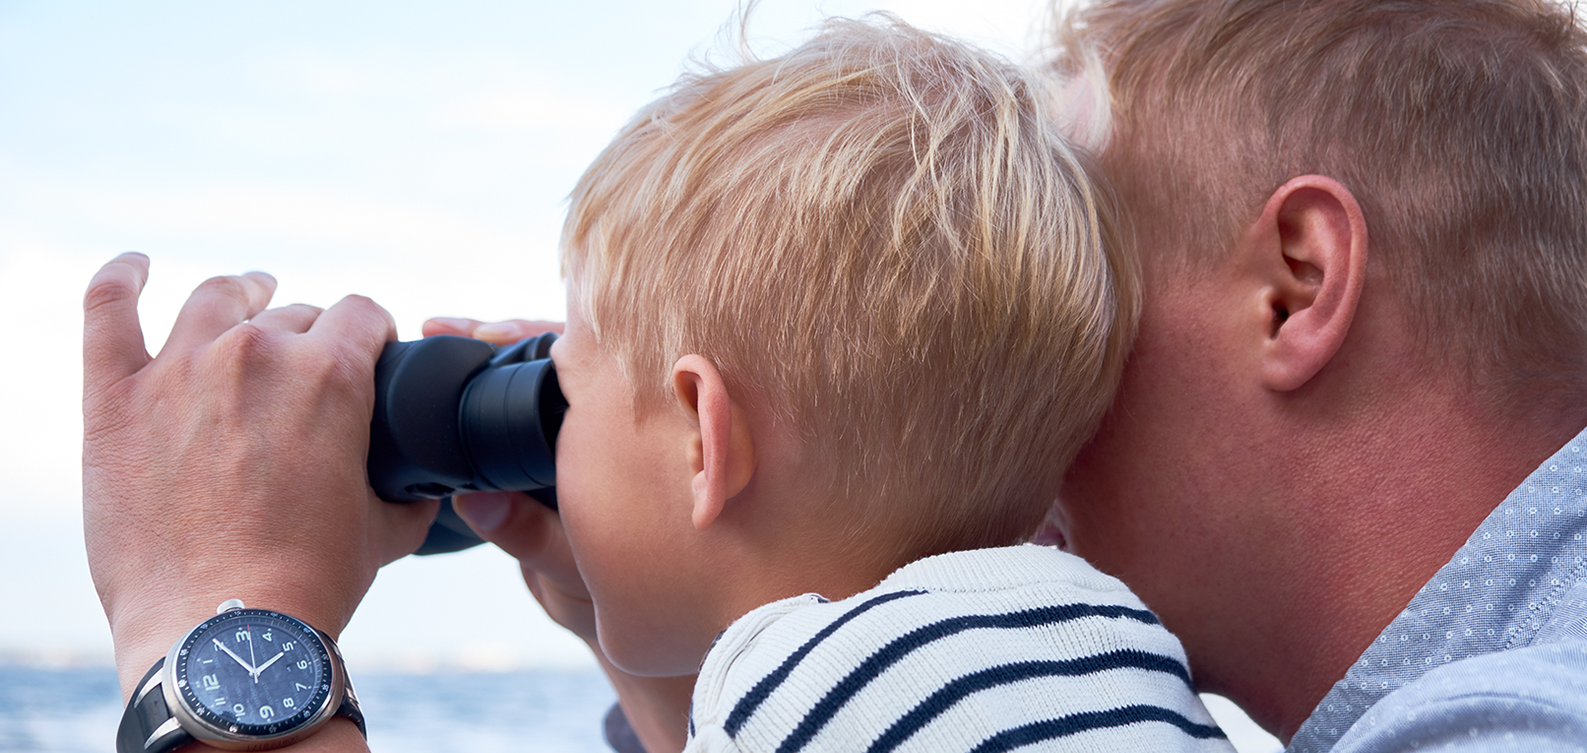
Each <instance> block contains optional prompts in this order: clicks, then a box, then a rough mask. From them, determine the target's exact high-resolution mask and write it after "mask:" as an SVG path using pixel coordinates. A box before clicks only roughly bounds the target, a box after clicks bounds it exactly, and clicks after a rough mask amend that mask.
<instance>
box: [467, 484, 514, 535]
mask: <svg viewBox="0 0 1587 753" xmlns="http://www.w3.org/2000/svg"><path fill="white" fill-rule="evenodd" d="M452 508H453V509H455V510H457V514H458V515H459V516H461V517H462V518H463V520H464V522H466V523H468V524H469V525H471V526H473V527H474V528H475V529H477V530H480V531H494V530H496V528H497V527H498V526H500V525H501V524H502V521H505V520H506V519H507V513H509V512H511V511H512V495H510V494H508V493H507V492H476V493H474V494H460V495H458V496H456V497H453V498H452Z"/></svg>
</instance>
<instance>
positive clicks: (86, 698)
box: [0, 666, 615, 753]
mask: <svg viewBox="0 0 1587 753" xmlns="http://www.w3.org/2000/svg"><path fill="white" fill-rule="evenodd" d="M355 682H356V684H357V688H358V696H359V700H360V701H361V702H362V706H363V709H364V716H365V718H366V720H367V724H368V727H369V746H370V748H371V749H372V750H375V751H380V752H381V753H446V752H447V751H478V753H496V752H497V751H530V750H532V751H553V752H562V753H575V752H579V753H585V752H594V751H607V750H609V748H607V747H606V745H605V743H604V742H602V740H601V719H602V718H603V717H604V716H605V714H606V710H607V709H608V708H609V707H610V706H611V705H612V703H613V701H614V700H615V696H614V695H613V694H612V689H611V686H610V685H608V684H607V682H606V678H605V677H604V676H602V675H601V673H600V670H599V669H594V668H591V669H587V670H579V669H573V670H562V669H552V670H533V671H525V672H499V673H498V672H451V673H448V672H437V673H429V674H394V673H380V672H371V673H361V674H360V675H359V676H358V677H357V678H355ZM121 710H122V708H121V691H120V689H119V687H118V686H117V684H116V673H115V671H114V670H111V669H108V668H94V669H53V668H52V669H44V668H37V667H23V666H9V667H8V666H0V751H5V753H13V752H14V753H106V751H111V750H113V749H114V748H115V739H116V726H117V724H119V723H120V721H121Z"/></svg>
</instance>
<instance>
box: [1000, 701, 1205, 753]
mask: <svg viewBox="0 0 1587 753" xmlns="http://www.w3.org/2000/svg"><path fill="white" fill-rule="evenodd" d="M1137 722H1166V723H1168V724H1172V725H1174V726H1175V727H1178V728H1179V729H1180V730H1181V731H1183V732H1184V733H1185V734H1187V735H1189V736H1191V737H1194V738H1196V739H1198V740H1210V739H1225V738H1226V736H1225V735H1224V734H1223V730H1221V729H1219V728H1218V727H1217V726H1215V725H1206V724H1197V723H1195V722H1193V721H1190V720H1189V719H1186V718H1185V717H1183V716H1180V715H1179V714H1178V713H1176V712H1173V711H1170V710H1168V709H1165V708H1163V707H1161V706H1123V707H1120V708H1116V709H1109V710H1107V711H1087V712H1084V713H1080V714H1070V715H1069V716H1065V717H1060V718H1057V719H1048V720H1046V721H1041V722H1033V723H1031V724H1027V725H1024V726H1022V727H1015V728H1014V729H1010V730H1004V731H1002V732H999V733H997V734H996V735H993V736H991V737H989V738H987V739H986V740H985V741H984V742H982V743H981V744H980V745H977V746H975V747H974V748H972V749H971V753H1001V752H1002V751H1007V750H1013V749H1014V748H1018V747H1021V746H1024V745H1033V744H1035V743H1039V742H1045V741H1047V740H1056V739H1058V738H1060V737H1067V736H1069V735H1076V734H1079V733H1081V732H1089V731H1091V730H1095V729H1107V728H1110V727H1123V726H1126V725H1130V724H1135V723H1137Z"/></svg>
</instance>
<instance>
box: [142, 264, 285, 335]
mask: <svg viewBox="0 0 1587 753" xmlns="http://www.w3.org/2000/svg"><path fill="white" fill-rule="evenodd" d="M275 292H276V278H274V277H271V276H270V275H267V274H265V273H264V272H247V273H244V274H241V275H237V276H234V277H211V278H209V279H208V280H205V281H204V282H203V283H200V284H199V286H198V288H196V289H195V290H194V291H193V294H192V295H190V296H188V298H187V303H185V304H183V305H182V313H180V314H177V317H176V326H174V327H172V328H171V337H170V339H168V340H167V341H166V347H167V348H171V347H173V346H174V347H176V348H177V349H179V350H180V349H187V348H196V347H199V346H202V345H206V344H208V343H209V342H211V341H213V340H214V339H215V338H218V337H220V336H221V334H222V333H224V332H226V331H227V330H229V329H231V328H232V327H235V326H237V325H239V324H241V323H243V322H245V321H248V320H249V319H252V318H253V317H254V316H256V315H258V313H259V312H261V311H264V309H265V306H268V305H270V296H272V295H275Z"/></svg>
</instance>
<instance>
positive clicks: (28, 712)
mask: <svg viewBox="0 0 1587 753" xmlns="http://www.w3.org/2000/svg"><path fill="white" fill-rule="evenodd" d="M356 681H357V687H358V697H359V699H360V700H361V701H362V705H363V709H364V716H365V718H366V720H367V723H368V726H369V747H370V749H372V750H374V751H376V752H377V753H448V752H449V751H470V752H475V751H477V752H478V753H497V752H498V751H502V752H505V751H551V752H553V753H575V752H587V753H597V752H601V751H609V750H610V749H609V748H607V747H606V744H605V743H604V742H603V741H602V739H601V732H600V729H601V720H602V719H603V718H604V717H605V715H606V710H607V709H608V708H610V707H611V705H612V703H614V702H615V700H616V697H615V696H614V695H613V693H612V688H611V686H610V685H609V684H607V682H606V678H605V677H604V676H602V675H601V673H600V670H599V669H595V668H590V669H539V670H531V671H524V672H435V673H425V674H399V673H391V672H360V673H359V675H358V677H357V680H356ZM1204 698H1205V699H1206V701H1207V705H1208V708H1210V709H1211V710H1212V712H1213V715H1214V716H1215V717H1217V720H1218V723H1219V724H1221V725H1223V728H1224V731H1226V732H1228V733H1229V739H1230V741H1231V742H1233V743H1234V745H1235V748H1236V750H1238V751H1239V752H1240V753H1276V752H1277V751H1280V750H1282V749H1283V745H1281V744H1280V743H1279V742H1278V740H1276V739H1274V738H1273V737H1272V736H1271V735H1268V734H1267V733H1265V732H1263V731H1261V730H1260V729H1259V728H1257V727H1256V725H1255V724H1253V723H1252V722H1251V721H1250V720H1249V719H1247V718H1245V716H1244V715H1243V714H1241V713H1240V710H1239V709H1238V708H1237V707H1235V706H1234V704H1232V703H1229V702H1228V701H1227V700H1225V699H1223V698H1219V697H1217V696H1204ZM120 720H121V691H120V689H119V688H118V687H117V685H116V673H115V672H114V671H113V670H111V669H103V668H95V669H44V668H37V667H26V666H6V665H3V664H0V753H104V752H105V751H110V750H112V749H113V748H114V746H115V739H116V725H117V724H118V723H119V722H120Z"/></svg>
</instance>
